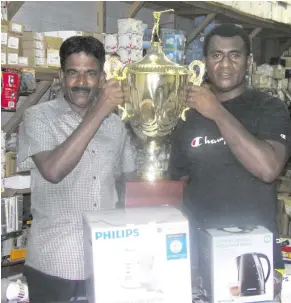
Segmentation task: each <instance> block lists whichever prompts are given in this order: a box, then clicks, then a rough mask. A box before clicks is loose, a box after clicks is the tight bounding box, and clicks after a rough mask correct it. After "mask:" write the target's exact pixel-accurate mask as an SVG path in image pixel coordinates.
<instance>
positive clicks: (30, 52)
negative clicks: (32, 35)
mask: <svg viewBox="0 0 291 303" xmlns="http://www.w3.org/2000/svg"><path fill="white" fill-rule="evenodd" d="M20 55H21V56H23V57H36V58H45V57H46V56H45V50H44V49H37V48H24V49H21V50H20Z"/></svg>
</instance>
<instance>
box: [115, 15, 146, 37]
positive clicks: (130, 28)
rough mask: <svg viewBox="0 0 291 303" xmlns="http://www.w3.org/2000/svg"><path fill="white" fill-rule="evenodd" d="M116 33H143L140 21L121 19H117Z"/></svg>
mask: <svg viewBox="0 0 291 303" xmlns="http://www.w3.org/2000/svg"><path fill="white" fill-rule="evenodd" d="M117 26H118V33H119V34H127V33H132V34H138V35H140V34H142V33H143V23H142V21H141V20H137V19H133V18H122V19H118V23H117Z"/></svg>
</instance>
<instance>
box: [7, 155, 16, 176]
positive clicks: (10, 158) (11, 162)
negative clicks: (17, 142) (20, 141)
mask: <svg viewBox="0 0 291 303" xmlns="http://www.w3.org/2000/svg"><path fill="white" fill-rule="evenodd" d="M16 159H17V153H16V152H12V151H10V152H7V153H6V154H5V177H10V176H12V175H14V174H16Z"/></svg>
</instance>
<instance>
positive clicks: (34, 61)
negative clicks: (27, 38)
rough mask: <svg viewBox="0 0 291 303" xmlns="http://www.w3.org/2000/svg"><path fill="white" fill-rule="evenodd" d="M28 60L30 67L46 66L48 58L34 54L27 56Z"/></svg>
mask: <svg viewBox="0 0 291 303" xmlns="http://www.w3.org/2000/svg"><path fill="white" fill-rule="evenodd" d="M27 60H28V66H29V67H37V66H39V67H45V66H46V58H45V57H43V58H41V57H34V56H30V57H27Z"/></svg>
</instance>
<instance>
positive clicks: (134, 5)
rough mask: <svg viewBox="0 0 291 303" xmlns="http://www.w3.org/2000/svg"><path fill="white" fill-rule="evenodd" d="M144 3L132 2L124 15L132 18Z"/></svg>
mask: <svg viewBox="0 0 291 303" xmlns="http://www.w3.org/2000/svg"><path fill="white" fill-rule="evenodd" d="M144 3H145V1H134V2H133V3H132V5H131V6H130V8H129V10H128V11H127V13H126V17H127V18H134V17H135V15H136V14H137V13H138V11H139V10H140V9H141V8H142V7H143V5H144Z"/></svg>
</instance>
